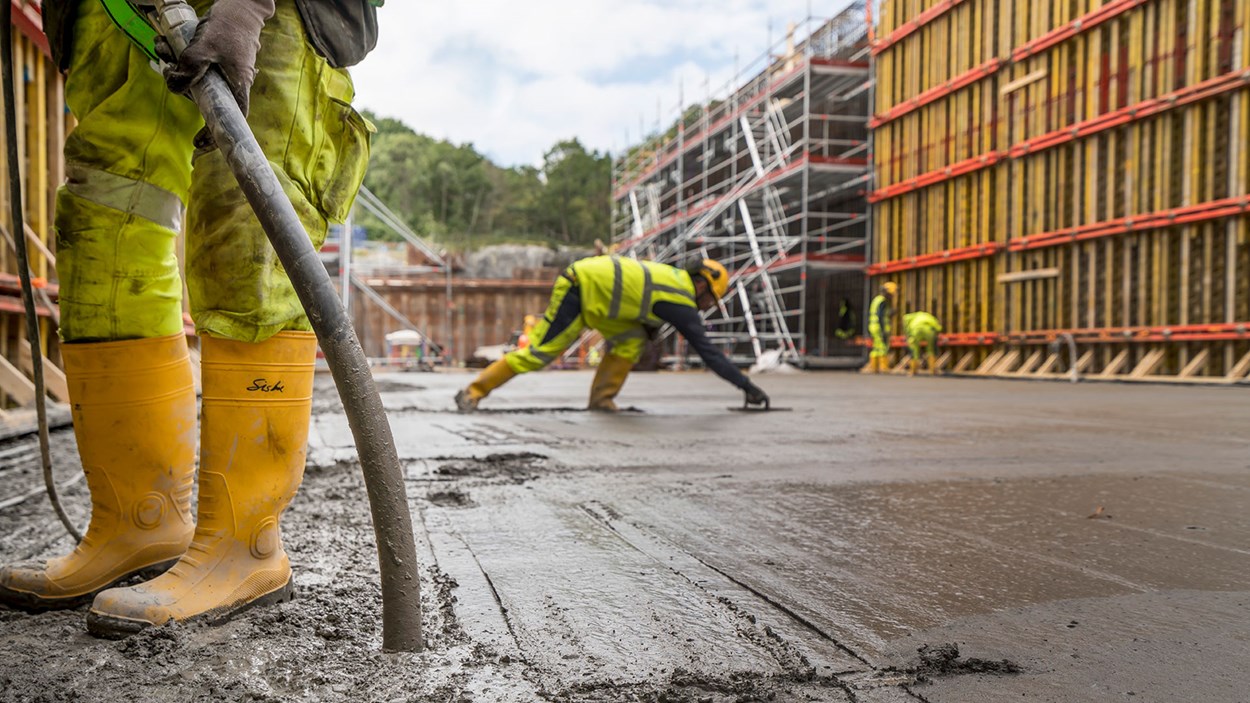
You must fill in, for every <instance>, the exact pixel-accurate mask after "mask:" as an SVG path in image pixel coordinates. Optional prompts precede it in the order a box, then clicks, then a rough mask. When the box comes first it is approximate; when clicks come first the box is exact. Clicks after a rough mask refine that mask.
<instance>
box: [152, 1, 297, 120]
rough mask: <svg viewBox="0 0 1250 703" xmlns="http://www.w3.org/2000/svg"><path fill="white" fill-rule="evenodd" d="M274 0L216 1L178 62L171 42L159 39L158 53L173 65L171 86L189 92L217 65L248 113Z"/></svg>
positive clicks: (167, 74) (168, 76) (167, 76)
mask: <svg viewBox="0 0 1250 703" xmlns="http://www.w3.org/2000/svg"><path fill="white" fill-rule="evenodd" d="M273 12H274V0H216V2H214V3H213V6H212V7H211V8H209V11H208V14H206V15H204V17H203V18H201V20H200V24H199V26H197V27H196V28H195V36H194V37H192V39H191V43H190V44H188V45H187V48H186V50H185V51H183V52H182V56H180V57H178V59H177V60H176V61H175V60H173V56H172V53H173V52H171V51H170V50H169V46H168V44H166V43H165V42H164V40H163V39H158V40H157V53H158V54H160V55H161V57H162V58H164V59H165V60H166V61H169V62H170V63H171V64H173V65H172V66H170V67H169V68H167V69H166V70H165V82H166V84H168V85H169V89H170V90H172V91H174V92H175V93H179V94H181V95H189V94H190V90H191V86H192V85H193V84H194V83H195V82H196V81H198V80H200V78H203V77H204V74H205V73H206V72H207V71H208V70H209V69H210V68H212V67H213V66H217V67H218V68H219V69H220V70H221V74H222V76H223V77H225V79H226V83H227V84H228V85H229V86H230V92H231V93H233V94H234V99H235V102H237V103H238V104H239V109H240V110H242V111H243V114H244V115H246V114H247V108H248V94H249V93H251V91H252V81H254V80H255V79H256V52H257V51H259V50H260V30H261V28H262V27H264V26H265V20H267V19H269V18H270V17H272V16H273Z"/></svg>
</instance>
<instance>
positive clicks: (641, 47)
mask: <svg viewBox="0 0 1250 703" xmlns="http://www.w3.org/2000/svg"><path fill="white" fill-rule="evenodd" d="M845 4H846V2H845V0H825V1H824V2H811V1H810V0H667V1H665V0H627V1H626V2H620V1H619V0H618V1H617V2H609V1H608V0H537V1H536V2H530V3H517V2H515V1H512V0H459V1H457V2H445V3H437V2H425V1H422V0H390V2H388V3H386V5H384V6H383V7H382V8H380V9H379V11H378V18H379V22H380V25H381V36H380V38H379V41H378V48H377V49H376V50H375V51H374V53H372V54H371V55H370V56H369V58H368V59H366V60H365V62H364V63H362V64H361V65H360V66H357V67H356V68H354V69H352V73H353V76H354V77H355V80H356V86H357V100H356V103H357V105H358V107H361V108H367V109H370V110H372V111H374V112H376V113H378V114H379V115H383V116H387V117H395V118H398V119H400V120H402V121H404V122H405V123H407V124H408V125H409V126H411V127H412V128H413V129H416V130H417V131H419V132H423V133H426V134H429V135H431V136H435V137H439V138H445V139H449V140H451V141H453V142H457V143H461V142H472V143H473V144H474V145H475V146H476V147H477V148H478V150H479V151H482V152H483V153H486V154H488V155H489V156H490V157H491V158H493V159H494V160H495V161H496V162H497V163H499V164H500V165H505V166H510V165H517V164H527V163H528V164H537V163H539V162H540V161H541V159H542V153H543V151H544V150H545V149H547V148H549V147H550V146H551V145H553V144H554V143H555V142H556V141H557V140H559V139H564V138H569V137H577V138H579V139H581V140H582V142H583V143H585V144H586V145H587V146H588V147H590V148H594V149H599V150H612V149H617V150H619V149H621V148H623V147H624V146H626V145H627V142H626V134H627V133H628V135H629V138H630V141H636V140H637V139H638V137H639V131H640V129H639V121H640V116H642V118H643V121H644V123H645V126H646V128H647V129H648V130H650V129H653V128H654V127H655V124H656V117H657V102H658V103H659V105H660V106H661V107H662V111H663V122H664V123H665V124H667V123H669V122H671V120H672V119H673V117H674V116H675V115H676V111H677V108H678V91H679V89H678V85H679V82H684V85H685V97H686V100H685V102H686V103H687V104H690V103H694V102H699V101H701V100H702V99H703V98H704V97H706V92H707V88H706V85H707V82H708V81H707V76H709V75H711V76H712V79H711V86H712V88H713V89H715V88H719V87H721V86H722V85H724V84H725V83H726V82H727V81H728V80H729V79H730V77H731V76H732V73H733V69H734V66H735V56H738V57H740V58H739V59H738V64H739V65H740V66H741V65H744V64H746V63H747V62H749V61H750V60H752V59H755V58H757V57H759V56H761V55H762V54H763V53H764V52H765V50H766V49H767V48H768V46H769V26H770V21H771V26H772V32H771V33H772V38H773V41H774V42H778V41H781V40H782V38H783V37H784V34H785V28H786V25H787V23H789V22H802V20H803V19H804V18H805V17H807V16H808V12H809V9H810V11H811V13H812V14H813V15H815V16H816V17H818V18H820V17H828V16H831V15H833V14H834V13H835V12H836V11H838V10H839V9H841V7H843V6H844V5H845ZM810 28H811V25H808V29H810ZM802 34H803V32H802V30H801V31H800V35H802Z"/></svg>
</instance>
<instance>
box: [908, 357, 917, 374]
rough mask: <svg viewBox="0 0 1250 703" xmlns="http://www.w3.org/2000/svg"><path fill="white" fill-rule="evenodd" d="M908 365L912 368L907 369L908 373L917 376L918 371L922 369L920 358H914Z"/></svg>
mask: <svg viewBox="0 0 1250 703" xmlns="http://www.w3.org/2000/svg"><path fill="white" fill-rule="evenodd" d="M908 365H909V366H910V369H909V370H908V371H907V375H908V376H915V375H916V372H917V371H919V370H920V359H915V358H913V359H912V360H911V361H910V362H909V364H908Z"/></svg>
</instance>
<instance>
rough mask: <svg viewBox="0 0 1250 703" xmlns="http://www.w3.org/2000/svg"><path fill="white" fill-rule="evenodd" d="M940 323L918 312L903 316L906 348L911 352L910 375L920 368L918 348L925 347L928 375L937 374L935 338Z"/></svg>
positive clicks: (939, 329) (934, 318)
mask: <svg viewBox="0 0 1250 703" xmlns="http://www.w3.org/2000/svg"><path fill="white" fill-rule="evenodd" d="M941 331H942V323H940V322H938V319H937V318H936V317H934V316H933V315H930V314H929V313H927V312H924V311H919V312H913V313H908V314H906V315H903V334H904V335H906V336H907V348H908V349H910V350H911V375H912V376H915V375H916V370H917V369H919V368H920V347H921V346H924V347H925V352H926V354H927V359H926V361H927V362H928V364H929V373H931V374H934V375H936V374H937V351H936V350H937V338H938V333H939V332H941Z"/></svg>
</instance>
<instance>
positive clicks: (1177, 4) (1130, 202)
mask: <svg viewBox="0 0 1250 703" xmlns="http://www.w3.org/2000/svg"><path fill="white" fill-rule="evenodd" d="M877 6H878V7H879V13H878V19H879V23H878V24H877V25H876V26H875V27H874V30H875V33H874V40H873V47H872V54H873V57H874V78H875V84H876V89H875V92H876V100H875V104H874V117H873V119H872V121H871V126H872V128H873V134H874V143H875V148H876V155H877V158H876V159H875V161H874V170H875V183H874V188H875V190H874V191H873V192H872V195H871V196H870V200H871V202H872V203H873V223H874V227H873V238H874V247H873V251H874V256H873V262H872V264H871V266H870V267H869V272H870V274H871V275H872V276H873V277H874V279H873V282H874V285H879V284H880V283H882V282H884V281H886V280H892V281H895V282H897V283H898V284H899V285H900V288H901V294H900V295H901V301H900V306H899V307H901V308H902V310H903V311H907V310H909V309H924V310H928V311H930V312H933V313H934V314H936V315H938V317H939V318H941V320H942V322H943V324H944V326H945V329H946V330H947V331H948V334H946V335H943V338H942V341H941V344H942V345H944V346H945V347H946V353H945V354H944V355H943V356H942V360H943V363H945V364H948V368H949V369H951V370H954V371H958V372H967V373H975V374H982V375H1015V376H1032V377H1045V376H1052V375H1062V376H1066V375H1067V374H1068V373H1070V372H1078V373H1080V374H1083V375H1084V376H1086V377H1095V378H1105V379H1115V380H1141V379H1163V378H1167V379H1180V380H1184V381H1187V382H1194V381H1205V382H1216V383H1236V382H1245V379H1246V377H1247V375H1248V374H1250V329H1248V328H1250V149H1247V147H1248V146H1250V3H1247V2H1245V0H1106V1H1101V0H1074V1H1073V2H1062V3H1050V2H1018V1H1017V0H883V1H881V2H879V3H877ZM895 331H898V330H897V327H896V328H895ZM899 341H900V340H897V339H896V340H895V342H896V344H898V343H899ZM1060 342H1062V348H1057V346H1058V344H1057V343H1060ZM900 365H901V360H900Z"/></svg>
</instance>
